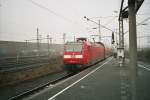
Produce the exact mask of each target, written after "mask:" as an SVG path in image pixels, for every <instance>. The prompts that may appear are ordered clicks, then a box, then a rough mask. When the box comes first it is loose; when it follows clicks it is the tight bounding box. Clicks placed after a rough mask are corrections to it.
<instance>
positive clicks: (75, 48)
mask: <svg viewBox="0 0 150 100" xmlns="http://www.w3.org/2000/svg"><path fill="white" fill-rule="evenodd" d="M82 46H83V44H82V43H68V44H66V48H65V51H66V52H82Z"/></svg>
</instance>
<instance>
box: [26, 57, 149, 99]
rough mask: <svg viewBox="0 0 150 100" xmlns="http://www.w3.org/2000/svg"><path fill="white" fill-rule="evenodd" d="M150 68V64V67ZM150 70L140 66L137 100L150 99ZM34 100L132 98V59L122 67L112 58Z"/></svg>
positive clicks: (41, 93) (35, 96)
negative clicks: (130, 66) (130, 68)
mask: <svg viewBox="0 0 150 100" xmlns="http://www.w3.org/2000/svg"><path fill="white" fill-rule="evenodd" d="M149 68H150V66H149ZM149 68H148V69H149ZM149 76H150V70H147V69H145V68H144V67H139V68H138V78H137V100H150V95H149V93H150V79H149ZM27 99H30V100H131V85H130V70H129V61H128V60H126V61H125V65H124V66H122V67H120V66H119V64H118V61H117V59H115V58H112V57H110V58H108V59H106V60H105V61H102V62H100V63H99V64H98V65H97V66H95V68H88V69H87V70H85V71H83V72H81V73H79V74H77V75H75V76H73V77H71V78H70V79H67V80H65V81H62V82H60V83H58V84H55V85H52V86H49V87H47V88H46V89H45V90H44V91H41V92H39V93H37V94H35V95H33V96H31V97H29V98H27Z"/></svg>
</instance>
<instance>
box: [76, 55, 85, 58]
mask: <svg viewBox="0 0 150 100" xmlns="http://www.w3.org/2000/svg"><path fill="white" fill-rule="evenodd" d="M75 58H83V55H75Z"/></svg>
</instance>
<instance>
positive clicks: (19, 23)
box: [0, 0, 150, 43]
mask: <svg viewBox="0 0 150 100" xmlns="http://www.w3.org/2000/svg"><path fill="white" fill-rule="evenodd" d="M125 1H127V0H125ZM120 3H121V0H0V40H9V41H24V40H28V39H34V38H36V28H37V27H38V28H39V33H40V35H41V36H42V37H46V36H47V34H49V35H50V37H52V38H53V42H56V43H61V42H62V36H63V33H66V40H68V41H69V40H73V37H74V36H75V37H80V36H82V37H83V36H84V37H90V35H97V34H98V30H96V29H95V30H94V29H92V28H93V27H98V26H97V25H96V24H94V23H92V22H89V21H87V20H86V19H84V18H83V17H84V16H87V17H89V18H91V19H92V20H94V21H96V22H98V20H99V19H100V22H101V24H102V25H105V26H107V27H109V28H110V29H112V30H116V29H117V28H118V22H117V21H118V18H117V17H115V16H117V15H118V13H115V12H114V11H119V9H120ZM125 3H126V2H125ZM149 5H150V0H145V2H144V4H143V5H142V7H141V9H140V11H139V12H138V13H139V14H140V13H141V14H143V15H139V16H137V21H138V22H140V21H142V20H144V18H147V17H149V16H150V8H149ZM127 22H128V20H127V21H126V22H125V24H126V25H125V26H127ZM148 22H150V21H148ZM149 24H150V23H149ZM148 27H150V25H146V26H144V28H142V29H145V28H146V29H147V31H146V32H144V33H145V34H144V35H147V34H148V32H149V33H150V30H149V28H148ZM126 29H127V28H126ZM141 33H142V32H141ZM101 35H102V36H110V35H111V32H110V31H108V30H106V29H104V28H101ZM108 39H109V38H108ZM108 39H105V41H107V40H108Z"/></svg>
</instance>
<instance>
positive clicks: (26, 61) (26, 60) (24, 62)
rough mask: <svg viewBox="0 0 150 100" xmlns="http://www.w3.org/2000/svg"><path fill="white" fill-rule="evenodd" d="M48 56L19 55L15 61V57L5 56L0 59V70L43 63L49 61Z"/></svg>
mask: <svg viewBox="0 0 150 100" xmlns="http://www.w3.org/2000/svg"><path fill="white" fill-rule="evenodd" d="M50 60H51V59H50V58H49V57H48V56H41V57H35V56H33V57H22V58H21V57H20V58H19V60H18V61H17V59H16V58H14V57H13V58H5V59H0V70H14V69H21V68H26V67H31V66H33V67H34V66H37V65H42V64H43V65H44V64H48V63H49V62H50Z"/></svg>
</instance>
